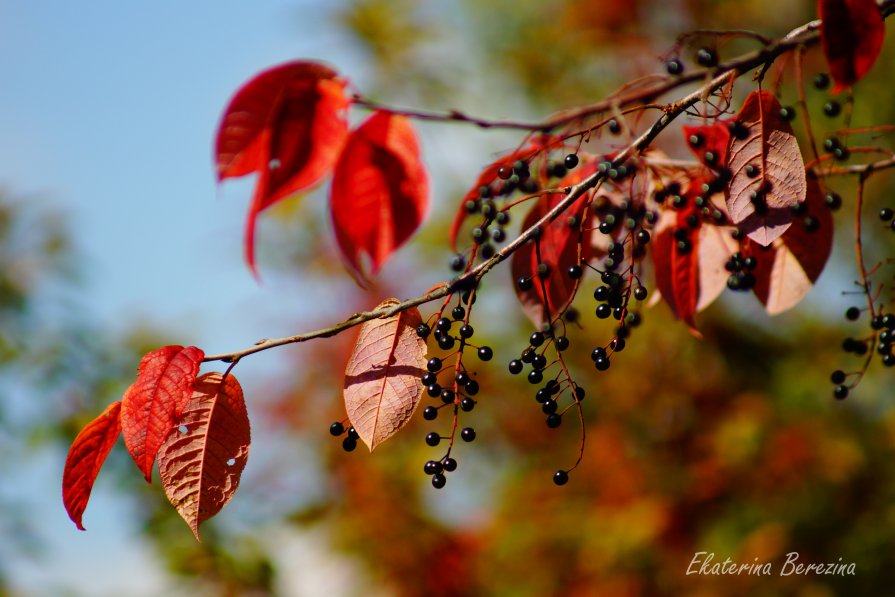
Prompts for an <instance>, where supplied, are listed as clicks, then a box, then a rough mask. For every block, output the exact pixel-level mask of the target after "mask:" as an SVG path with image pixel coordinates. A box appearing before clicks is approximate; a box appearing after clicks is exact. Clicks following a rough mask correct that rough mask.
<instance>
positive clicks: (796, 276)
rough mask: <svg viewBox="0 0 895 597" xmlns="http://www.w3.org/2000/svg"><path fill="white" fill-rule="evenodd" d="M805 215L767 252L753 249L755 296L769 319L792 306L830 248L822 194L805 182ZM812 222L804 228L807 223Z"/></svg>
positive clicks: (830, 220) (828, 216) (818, 271)
mask: <svg viewBox="0 0 895 597" xmlns="http://www.w3.org/2000/svg"><path fill="white" fill-rule="evenodd" d="M806 207H807V209H806V210H805V213H804V214H803V215H802V216H801V219H799V220H796V221H795V222H794V223H793V225H792V227H790V229H789V230H787V231H786V233H785V234H784V235H783V236H781V237H780V238H778V239H777V240H775V241H774V243H773V245H772V246H771V248H770V250H768V249H764V248H762V247H755V249H756V250H754V251H752V253H753V255H754V256H755V257H756V259H757V261H758V267H756V268H755V272H754V274H755V286H754V287H753V288H752V290H753V292H754V293H755V296H757V297H758V300H760V301H761V302H762V304H763V305H764V306H765V309H766V310H767V312H768V313H769V314H771V315H776V314H778V313H782V312H783V311H786V310H787V309H790V308H792V307H794V306H796V305H797V304H798V303H799V302H800V301H801V300H802V299H803V298H804V297H805V295H807V294H808V293H809V292H810V291H811V289H812V288H813V287H814V282H815V281H816V280H817V278H818V277H819V276H820V274H821V272H822V271H823V269H824V266H825V265H826V263H827V259H828V258H829V256H830V251H831V250H832V248H833V216H832V214H830V210H829V209H827V206H826V205H825V204H824V200H823V192H822V191H821V189H820V185H819V184H818V183H817V181H816V180H814V179H813V178H809V179H808V199H807V200H806ZM809 218H810V219H813V220H814V221H813V222H811V224H812V225H811V226H807V225H806V222H807V221H808V219H809Z"/></svg>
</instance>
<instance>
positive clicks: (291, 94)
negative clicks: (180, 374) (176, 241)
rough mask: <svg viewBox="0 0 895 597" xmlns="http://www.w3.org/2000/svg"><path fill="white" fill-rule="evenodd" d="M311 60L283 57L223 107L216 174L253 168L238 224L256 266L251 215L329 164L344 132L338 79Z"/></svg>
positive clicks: (316, 175) (322, 172)
mask: <svg viewBox="0 0 895 597" xmlns="http://www.w3.org/2000/svg"><path fill="white" fill-rule="evenodd" d="M336 75H337V73H336V72H335V71H333V70H332V69H330V68H328V67H326V66H323V65H322V64H318V63H315V62H290V63H288V64H283V65H281V66H277V67H274V68H272V69H270V70H267V71H264V72H263V73H261V74H260V75H258V76H256V77H255V78H254V79H252V80H251V81H249V82H248V83H246V84H245V85H244V86H243V87H242V88H240V90H239V91H237V92H236V95H235V96H234V97H233V99H232V100H231V101H230V105H229V106H227V109H226V110H225V111H224V116H223V118H222V119H221V124H220V127H219V129H218V135H217V141H216V143H215V157H216V161H217V171H218V179H219V180H223V179H225V178H230V177H234V176H243V175H246V174H249V173H251V172H258V173H259V176H258V180H257V182H256V184H255V192H254V195H253V197H252V204H251V207H250V208H249V214H248V218H247V220H246V230H245V252H246V261H247V262H248V264H249V267H250V268H251V270H252V272H253V273H254V272H255V257H254V238H255V221H256V219H257V217H258V214H259V213H260V212H261V211H263V210H264V209H266V208H268V207H270V206H271V205H273V204H274V203H276V202H277V201H279V200H280V199H283V198H285V197H287V196H288V195H291V194H293V193H295V192H297V191H300V190H302V189H305V188H307V187H310V186H312V185H314V184H315V183H317V182H318V181H320V179H321V178H323V177H324V176H325V175H326V174H327V173H328V172H329V171H330V170H331V169H332V166H333V164H334V163H335V161H336V158H337V157H338V154H339V151H340V150H341V148H342V144H343V142H344V140H345V135H346V134H347V131H348V124H347V121H346V120H345V108H346V106H347V105H348V100H347V98H345V94H344V87H345V83H344V81H341V80H339V79H336Z"/></svg>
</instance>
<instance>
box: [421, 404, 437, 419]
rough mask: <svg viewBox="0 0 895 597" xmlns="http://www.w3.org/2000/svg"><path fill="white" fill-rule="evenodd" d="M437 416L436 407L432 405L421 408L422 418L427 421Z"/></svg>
mask: <svg viewBox="0 0 895 597" xmlns="http://www.w3.org/2000/svg"><path fill="white" fill-rule="evenodd" d="M437 416H438V409H437V408H435V407H434V406H427V407H426V408H424V409H423V418H424V419H426V420H427V421H433V420H435V418H436V417H437Z"/></svg>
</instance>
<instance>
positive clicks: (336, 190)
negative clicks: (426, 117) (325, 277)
mask: <svg viewBox="0 0 895 597" xmlns="http://www.w3.org/2000/svg"><path fill="white" fill-rule="evenodd" d="M428 208H429V180H428V176H427V175H426V169H425V166H424V165H423V163H422V161H421V158H420V147H419V143H418V141H417V138H416V133H415V132H414V130H413V127H412V126H411V124H410V121H409V120H407V119H406V118H405V117H403V116H400V115H396V114H392V113H390V112H385V111H377V112H376V113H374V114H373V115H372V116H371V117H370V118H368V119H367V121H366V122H364V123H363V124H362V125H361V126H360V127H358V128H357V129H356V130H354V131H353V132H352V133H351V135H350V136H349V137H348V140H347V141H346V143H345V148H344V150H343V151H342V155H341V156H340V157H339V161H338V162H337V163H336V168H335V176H334V178H333V184H332V189H331V193H330V215H331V217H332V222H333V227H334V228H335V233H336V240H337V241H338V244H339V248H340V249H341V252H342V256H343V257H344V259H345V261H346V262H347V264H348V265H349V266H350V268H351V271H352V273H353V274H354V275H355V276H356V277H357V278H358V279H359V280H365V279H367V278H368V277H369V276H372V275H375V274H376V273H377V272H378V271H379V269H380V268H381V267H382V265H383V264H384V263H385V262H386V260H388V258H389V257H390V256H391V254H392V253H393V252H394V251H395V250H397V249H398V247H400V246H401V245H403V244H404V243H405V242H407V240H408V239H409V238H410V237H411V235H412V234H413V233H414V231H416V229H417V228H418V227H419V225H420V224H421V223H422V221H423V218H424V217H425V215H426V212H427V211H428ZM364 259H368V260H369V268H366V267H364Z"/></svg>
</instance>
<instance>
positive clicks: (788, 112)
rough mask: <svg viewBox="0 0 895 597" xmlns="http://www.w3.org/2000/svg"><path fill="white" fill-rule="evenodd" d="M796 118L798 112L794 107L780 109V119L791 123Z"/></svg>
mask: <svg viewBox="0 0 895 597" xmlns="http://www.w3.org/2000/svg"><path fill="white" fill-rule="evenodd" d="M795 117H796V110H795V108H793V107H792V106H783V107H782V108H780V118H782V119H783V120H785V121H786V122H789V121H790V120H792V119H793V118H795Z"/></svg>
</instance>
